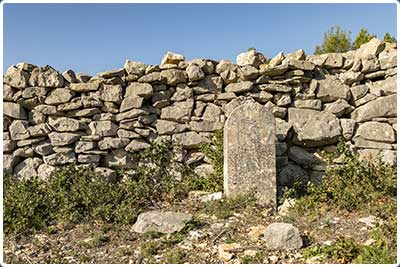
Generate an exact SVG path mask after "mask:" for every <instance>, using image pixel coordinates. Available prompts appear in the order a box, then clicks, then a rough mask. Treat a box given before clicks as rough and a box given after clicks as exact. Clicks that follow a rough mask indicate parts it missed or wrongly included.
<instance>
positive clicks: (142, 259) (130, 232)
mask: <svg viewBox="0 0 400 267" xmlns="http://www.w3.org/2000/svg"><path fill="white" fill-rule="evenodd" d="M214 196H215V194H214ZM220 201H222V200H215V201H214V203H216V202H220ZM209 204H210V202H203V201H201V199H200V198H199V192H192V194H191V195H190V197H189V198H187V199H186V200H184V201H182V202H180V203H176V204H174V205H173V206H170V205H163V204H160V207H158V208H157V211H177V212H181V213H186V215H185V216H184V217H190V215H188V214H191V215H192V218H191V220H189V221H186V226H185V227H183V226H184V225H185V223H184V224H183V225H179V222H176V221H174V222H173V223H172V224H173V225H175V226H176V227H178V228H180V231H179V232H173V233H169V234H162V233H157V232H155V231H149V232H146V233H137V232H135V230H136V231H137V229H138V228H137V227H136V226H132V225H115V224H107V223H104V222H98V221H91V222H85V223H82V224H79V225H74V226H71V225H68V224H63V223H59V224H57V225H53V226H51V227H49V228H48V229H47V230H46V231H42V232H38V233H36V234H34V235H33V236H30V237H25V236H12V237H11V236H6V238H5V240H4V259H5V262H6V263H26V264H28V263H29V264H35V263H320V262H321V263H322V262H324V260H322V259H319V258H318V257H314V258H305V257H304V255H303V251H304V248H305V247H309V246H311V245H316V244H317V245H318V244H319V245H323V244H325V245H329V244H332V243H333V242H334V241H336V240H337V239H338V238H340V237H350V238H353V239H354V240H355V241H356V242H357V243H359V244H372V243H373V242H374V240H372V239H369V238H368V232H369V231H370V230H371V229H373V225H372V224H371V223H372V222H373V218H372V217H368V216H367V215H366V214H357V213H347V212H343V211H328V212H326V213H325V216H323V217H318V218H311V217H303V216H297V217H293V216H292V214H291V213H287V204H288V202H286V203H285V204H284V206H286V207H283V208H282V207H280V211H279V212H276V211H274V210H273V209H271V208H266V207H260V206H257V205H255V204H254V203H250V204H248V205H247V206H245V207H239V208H235V207H231V208H232V210H224V211H221V210H219V209H218V205H214V210H212V209H211V210H210V208H209V207H210V205H209ZM207 207H208V208H207ZM211 207H212V206H211ZM221 212H222V213H224V212H227V213H226V214H224V216H222V218H221V216H220V214H221ZM213 213H215V214H213ZM216 215H218V216H219V217H220V218H218V217H217V216H216ZM160 216H162V213H161V215H160ZM362 218H363V219H362ZM360 219H361V220H360ZM275 222H286V223H289V224H291V225H293V226H294V227H296V228H298V231H299V234H300V235H301V240H302V246H301V248H297V249H296V248H293V249H280V250H274V249H269V248H268V246H267V243H268V242H266V240H265V239H264V234H265V232H266V228H267V227H268V226H269V225H271V224H272V223H275ZM135 227H136V229H135ZM182 227H183V228H182ZM164 230H165V229H164ZM175 230H176V229H175ZM167 231H168V230H167ZM277 234H279V232H277ZM277 242H278V241H277ZM283 243H284V242H283Z"/></svg>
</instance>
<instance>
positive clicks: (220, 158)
mask: <svg viewBox="0 0 400 267" xmlns="http://www.w3.org/2000/svg"><path fill="white" fill-rule="evenodd" d="M200 151H201V152H203V153H204V154H205V155H206V157H208V158H209V159H210V160H211V164H212V165H213V167H214V172H213V173H211V174H210V175H208V176H207V177H206V178H205V179H199V181H198V183H199V184H198V186H197V187H198V188H199V189H200V190H204V191H208V192H219V191H222V190H223V186H224V132H223V131H222V130H219V131H216V132H215V134H214V137H213V138H212V139H211V140H210V142H209V143H205V144H202V145H201V146H200Z"/></svg>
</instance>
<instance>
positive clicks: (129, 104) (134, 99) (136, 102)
mask: <svg viewBox="0 0 400 267" xmlns="http://www.w3.org/2000/svg"><path fill="white" fill-rule="evenodd" d="M143 100H144V98H143V97H139V96H130V97H126V98H124V100H122V103H121V106H120V109H119V111H120V112H124V111H127V110H130V109H133V108H141V107H142V105H143Z"/></svg>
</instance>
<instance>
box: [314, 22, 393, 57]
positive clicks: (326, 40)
mask: <svg viewBox="0 0 400 267" xmlns="http://www.w3.org/2000/svg"><path fill="white" fill-rule="evenodd" d="M350 34H351V32H350V31H345V30H343V29H342V28H341V27H340V26H338V25H337V26H335V27H331V28H330V29H329V30H328V31H327V32H325V33H324V37H323V40H322V44H321V45H317V46H316V47H315V50H314V54H315V55H320V54H325V53H343V52H347V51H349V50H353V49H358V48H360V46H361V45H363V44H365V43H368V42H369V41H370V40H371V39H372V38H374V37H376V34H371V33H369V32H368V30H367V29H366V28H361V29H360V31H359V32H358V34H357V35H356V37H355V39H354V42H352V40H351V37H350ZM383 40H384V41H385V42H388V43H396V38H394V37H393V36H391V35H390V34H389V33H388V32H387V33H386V34H385V36H384V37H383Z"/></svg>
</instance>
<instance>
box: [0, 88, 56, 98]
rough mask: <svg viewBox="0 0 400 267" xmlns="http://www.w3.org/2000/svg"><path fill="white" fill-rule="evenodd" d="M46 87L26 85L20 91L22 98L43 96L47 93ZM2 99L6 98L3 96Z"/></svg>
mask: <svg viewBox="0 0 400 267" xmlns="http://www.w3.org/2000/svg"><path fill="white" fill-rule="evenodd" d="M47 91H48V89H47V88H44V87H28V88H25V89H24V90H23V91H22V97H23V98H33V97H36V96H38V97H43V96H46V95H47ZM4 100H7V99H5V98H4Z"/></svg>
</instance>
